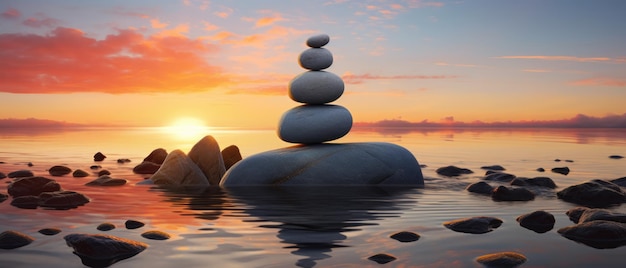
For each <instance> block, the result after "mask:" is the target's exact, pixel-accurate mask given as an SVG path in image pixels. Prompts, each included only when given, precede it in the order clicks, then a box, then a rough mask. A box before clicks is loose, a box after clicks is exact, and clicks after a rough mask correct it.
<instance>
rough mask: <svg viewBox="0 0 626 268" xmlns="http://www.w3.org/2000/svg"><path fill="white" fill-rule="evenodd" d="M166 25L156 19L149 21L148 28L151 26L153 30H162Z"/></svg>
mask: <svg viewBox="0 0 626 268" xmlns="http://www.w3.org/2000/svg"><path fill="white" fill-rule="evenodd" d="M167 25H168V24H167V23H163V22H160V21H159V20H158V19H151V20H150V26H152V28H153V29H162V28H165V27H167Z"/></svg>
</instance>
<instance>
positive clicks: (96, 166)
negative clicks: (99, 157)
mask: <svg viewBox="0 0 626 268" xmlns="http://www.w3.org/2000/svg"><path fill="white" fill-rule="evenodd" d="M101 168H102V166H100V165H91V166H90V167H89V169H92V170H95V169H101Z"/></svg>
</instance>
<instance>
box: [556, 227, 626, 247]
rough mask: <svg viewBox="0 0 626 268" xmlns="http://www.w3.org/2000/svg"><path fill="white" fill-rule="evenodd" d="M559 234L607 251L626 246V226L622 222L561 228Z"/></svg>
mask: <svg viewBox="0 0 626 268" xmlns="http://www.w3.org/2000/svg"><path fill="white" fill-rule="evenodd" d="M558 233H559V234H561V235H562V236H564V237H565V238H567V239H570V240H574V241H576V242H580V243H583V244H585V245H587V246H590V247H593V248H599V249H606V248H617V247H621V246H624V245H626V224H625V223H621V222H614V221H605V220H595V221H590V222H584V223H580V224H576V225H574V226H568V227H564V228H561V229H559V230H558Z"/></svg>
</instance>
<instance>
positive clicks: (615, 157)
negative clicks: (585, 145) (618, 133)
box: [609, 155, 624, 159]
mask: <svg viewBox="0 0 626 268" xmlns="http://www.w3.org/2000/svg"><path fill="white" fill-rule="evenodd" d="M609 158H611V159H622V158H624V157H623V156H621V155H610V156H609Z"/></svg>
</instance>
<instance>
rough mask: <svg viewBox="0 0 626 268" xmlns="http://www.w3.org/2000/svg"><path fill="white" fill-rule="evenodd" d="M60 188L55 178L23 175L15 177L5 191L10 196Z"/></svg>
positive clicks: (36, 193)
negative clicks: (22, 176)
mask: <svg viewBox="0 0 626 268" xmlns="http://www.w3.org/2000/svg"><path fill="white" fill-rule="evenodd" d="M59 190H61V185H59V184H58V183H57V182H56V181H55V180H52V179H48V178H45V177H24V178H18V179H15V180H14V181H13V182H11V184H9V186H8V188H7V192H8V193H9V195H11V196H12V197H20V196H27V195H34V196H37V195H39V194H41V193H42V192H54V191H59Z"/></svg>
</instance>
